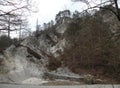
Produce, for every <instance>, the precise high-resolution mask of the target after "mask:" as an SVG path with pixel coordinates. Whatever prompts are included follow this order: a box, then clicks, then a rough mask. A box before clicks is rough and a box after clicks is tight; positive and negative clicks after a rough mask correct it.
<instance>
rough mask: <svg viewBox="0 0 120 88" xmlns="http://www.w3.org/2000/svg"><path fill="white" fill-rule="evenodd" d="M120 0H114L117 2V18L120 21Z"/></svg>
mask: <svg viewBox="0 0 120 88" xmlns="http://www.w3.org/2000/svg"><path fill="white" fill-rule="evenodd" d="M117 1H118V0H114V3H115V8H116V13H117V18H118V20H119V21H120V11H119V7H118V2H117Z"/></svg>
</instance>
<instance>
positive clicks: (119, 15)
mask: <svg viewBox="0 0 120 88" xmlns="http://www.w3.org/2000/svg"><path fill="white" fill-rule="evenodd" d="M71 1H74V2H77V1H80V2H83V3H86V4H87V5H89V6H90V3H91V2H94V0H91V1H89V0H71ZM99 1H100V2H101V3H99V4H97V3H96V4H97V5H96V6H94V7H89V8H88V9H92V8H96V7H97V8H99V7H101V6H102V5H104V4H106V3H109V5H111V6H115V10H113V9H111V8H108V7H107V8H103V9H107V10H110V11H112V12H113V13H114V14H115V15H116V17H117V18H118V20H119V21H120V9H119V6H118V0H107V1H106V0H99Z"/></svg>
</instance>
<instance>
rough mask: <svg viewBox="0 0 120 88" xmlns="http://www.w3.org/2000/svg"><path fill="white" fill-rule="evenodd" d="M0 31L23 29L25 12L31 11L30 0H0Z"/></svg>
mask: <svg viewBox="0 0 120 88" xmlns="http://www.w3.org/2000/svg"><path fill="white" fill-rule="evenodd" d="M0 8H1V9H0V31H7V32H8V37H10V32H11V31H15V30H18V29H20V30H21V29H22V27H21V26H23V25H22V24H23V23H24V20H23V19H22V17H23V16H24V14H25V13H24V12H27V11H30V4H29V0H1V1H0Z"/></svg>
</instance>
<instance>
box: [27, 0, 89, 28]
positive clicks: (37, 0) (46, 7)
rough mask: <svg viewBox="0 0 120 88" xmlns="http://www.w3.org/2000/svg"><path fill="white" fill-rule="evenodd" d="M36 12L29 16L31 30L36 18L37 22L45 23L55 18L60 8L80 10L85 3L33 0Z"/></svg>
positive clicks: (63, 0) (66, 0)
mask: <svg viewBox="0 0 120 88" xmlns="http://www.w3.org/2000/svg"><path fill="white" fill-rule="evenodd" d="M34 4H35V6H36V7H37V10H38V12H37V13H32V14H31V16H30V17H29V21H30V25H31V28H32V30H33V29H34V28H35V24H36V20H37V18H38V20H39V24H41V25H42V24H43V23H47V22H49V21H50V20H54V19H55V15H56V14H57V13H58V12H59V11H62V10H65V9H70V10H71V11H72V12H73V11H75V10H78V11H82V10H84V9H86V8H87V6H86V4H84V3H82V2H77V3H74V2H71V0H34Z"/></svg>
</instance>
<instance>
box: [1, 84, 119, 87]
mask: <svg viewBox="0 0 120 88" xmlns="http://www.w3.org/2000/svg"><path fill="white" fill-rule="evenodd" d="M0 88H120V85H114V86H113V85H76V86H40V85H13V84H0Z"/></svg>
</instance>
